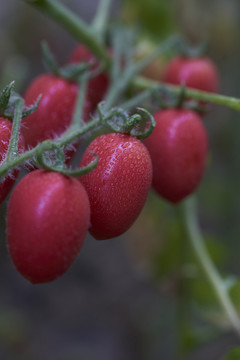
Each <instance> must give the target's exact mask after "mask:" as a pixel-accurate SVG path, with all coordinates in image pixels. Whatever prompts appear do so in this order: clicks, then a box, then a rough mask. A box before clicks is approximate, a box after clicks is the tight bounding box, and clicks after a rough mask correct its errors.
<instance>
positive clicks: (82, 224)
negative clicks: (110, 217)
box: [7, 170, 90, 284]
mask: <svg viewBox="0 0 240 360" xmlns="http://www.w3.org/2000/svg"><path fill="white" fill-rule="evenodd" d="M89 219H90V206H89V200H88V196H87V194H86V191H85V189H84V188H83V186H82V184H81V183H80V182H79V181H78V180H77V179H74V178H70V177H67V176H64V175H62V174H60V173H56V172H47V171H44V170H36V171H33V172H31V173H29V174H27V175H26V176H24V177H23V178H22V179H21V181H20V182H19V183H18V184H17V186H16V187H15V189H14V190H13V192H12V195H11V197H10V201H9V206H8V211H7V241H8V248H9V253H10V256H11V258H12V261H13V263H14V265H15V267H16V268H17V270H18V271H19V272H20V273H21V274H22V275H23V276H24V277H25V278H26V279H28V280H29V281H30V282H32V283H34V284H35V283H44V282H48V281H51V280H54V279H56V278H57V277H59V276H60V275H62V274H63V273H64V272H65V271H66V270H67V269H68V268H69V267H70V265H71V264H72V262H73V261H74V259H75V258H76V256H77V255H78V253H79V250H80V248H81V246H82V244H83V241H84V238H85V235H86V233H87V230H88V226H89Z"/></svg>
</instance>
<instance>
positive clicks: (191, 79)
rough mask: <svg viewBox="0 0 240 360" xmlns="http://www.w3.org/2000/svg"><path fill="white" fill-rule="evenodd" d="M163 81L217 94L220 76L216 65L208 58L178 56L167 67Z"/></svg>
mask: <svg viewBox="0 0 240 360" xmlns="http://www.w3.org/2000/svg"><path fill="white" fill-rule="evenodd" d="M163 81H165V82H167V83H169V84H174V85H180V84H184V85H186V86H187V87H191V88H194V89H198V90H203V91H207V92H217V91H218V89H219V75H218V71H217V69H216V66H215V65H214V63H213V62H212V61H211V60H210V59H208V58H206V57H202V58H188V57H184V56H178V57H175V58H173V59H172V61H170V63H169V64H168V65H167V67H166V70H165V73H164V75H163Z"/></svg>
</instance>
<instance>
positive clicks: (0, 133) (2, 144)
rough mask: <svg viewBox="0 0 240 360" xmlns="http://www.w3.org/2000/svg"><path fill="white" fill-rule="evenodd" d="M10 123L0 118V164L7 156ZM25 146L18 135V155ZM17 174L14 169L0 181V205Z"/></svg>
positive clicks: (17, 170)
mask: <svg viewBox="0 0 240 360" xmlns="http://www.w3.org/2000/svg"><path fill="white" fill-rule="evenodd" d="M11 132H12V123H11V121H9V120H7V119H5V118H3V117H0V163H1V162H2V161H3V160H4V158H5V157H6V155H7V151H8V146H9V142H10V138H11ZM24 150H25V145H24V139H23V136H22V134H21V133H20V134H19V143H18V151H19V153H22V152H24ZM18 174H19V169H14V170H13V171H12V172H11V174H10V175H8V176H6V177H4V178H3V179H1V181H0V203H2V202H3V201H4V200H5V198H6V197H7V195H8V194H9V192H10V190H11V188H12V187H13V185H14V183H15V180H16V178H17V176H18Z"/></svg>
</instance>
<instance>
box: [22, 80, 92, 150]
mask: <svg viewBox="0 0 240 360" xmlns="http://www.w3.org/2000/svg"><path fill="white" fill-rule="evenodd" d="M77 92H78V86H77V84H75V83H73V82H69V81H67V80H64V79H62V78H59V77H56V76H54V75H51V74H43V75H40V76H39V77H37V78H36V79H35V80H33V82H32V83H31V84H30V86H29V87H28V89H27V91H26V93H25V104H26V105H27V106H28V105H32V104H33V103H34V102H35V101H36V100H37V98H38V96H39V95H40V94H41V95H42V98H41V100H40V104H39V106H38V109H37V111H35V112H34V113H33V114H31V115H29V116H27V117H25V118H24V119H23V121H22V133H23V136H24V139H25V142H26V145H27V146H29V147H35V146H36V145H37V144H38V143H39V142H41V141H43V140H46V139H53V138H54V137H56V136H59V135H61V134H62V133H63V132H64V131H65V130H66V129H67V128H68V127H69V125H70V124H71V120H72V116H73V112H74V107H75V102H76V96H77ZM88 110H89V109H88V102H87V101H86V102H85V107H84V114H83V116H84V120H87V118H88V115H89V111H88Z"/></svg>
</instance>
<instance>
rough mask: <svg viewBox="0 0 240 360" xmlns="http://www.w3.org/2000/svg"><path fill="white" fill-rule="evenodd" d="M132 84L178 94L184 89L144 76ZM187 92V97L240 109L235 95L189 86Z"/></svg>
mask: <svg viewBox="0 0 240 360" xmlns="http://www.w3.org/2000/svg"><path fill="white" fill-rule="evenodd" d="M132 86H133V87H135V88H137V89H139V90H146V89H150V88H153V87H154V88H155V89H158V88H159V90H160V89H163V87H164V88H165V89H166V90H169V91H172V92H173V93H175V94H176V95H179V94H180V93H181V91H182V87H181V86H176V85H168V84H166V83H163V82H159V81H154V80H150V79H147V78H144V77H142V76H136V77H135V78H134V79H133V81H132ZM185 94H186V96H187V97H189V98H192V99H195V100H202V101H206V102H209V103H212V104H216V105H221V106H225V107H229V108H231V109H233V110H237V111H240V99H237V98H234V97H230V96H225V95H220V94H216V93H209V92H206V91H200V90H195V89H192V88H188V87H187V88H186V89H185Z"/></svg>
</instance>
